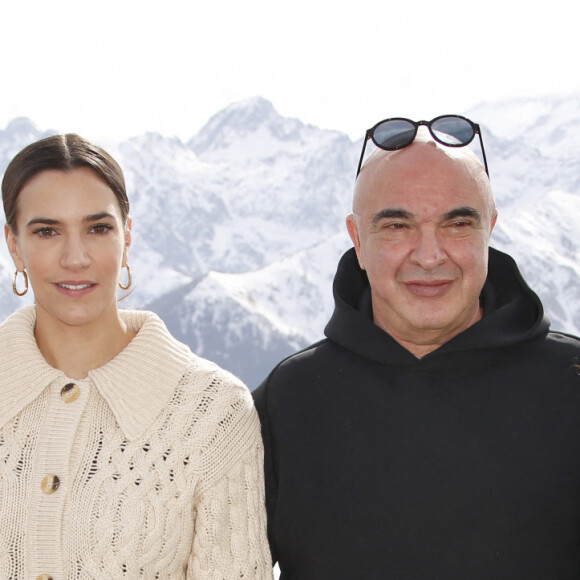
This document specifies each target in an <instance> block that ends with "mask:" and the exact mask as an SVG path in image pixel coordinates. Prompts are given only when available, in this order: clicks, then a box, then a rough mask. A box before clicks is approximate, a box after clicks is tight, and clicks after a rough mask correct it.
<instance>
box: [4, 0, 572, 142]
mask: <svg viewBox="0 0 580 580" xmlns="http://www.w3.org/2000/svg"><path fill="white" fill-rule="evenodd" d="M576 6H578V3H577V2H576V1H573V0H566V1H564V0H551V1H550V2H546V1H544V2H536V1H534V0H531V1H530V0H528V1H527V2H524V1H523V0H522V1H515V2H514V1H510V0H486V1H481V0H480V1H479V2H477V3H475V2H469V1H468V0H448V1H446V0H441V1H437V0H420V1H413V0H399V1H397V2H394V1H392V0H390V1H389V0H380V1H378V0H362V1H358V2H354V1H349V2H344V1H341V0H293V1H292V2H284V3H283V2H277V1H275V0H210V1H209V2H207V3H202V2H199V1H197V0H154V1H152V0H114V1H113V0H97V1H93V2H90V3H89V2H83V1H82V0H74V1H73V0H51V1H50V2H47V1H46V0H34V1H32V0H18V1H16V0H7V1H5V2H2V3H1V7H0V74H1V79H2V82H1V85H0V129H3V128H4V127H5V126H6V124H7V123H8V122H9V121H10V120H11V119H13V118H15V117H20V116H24V117H28V118H30V119H31V120H32V121H33V122H34V123H35V124H36V126H37V127H38V128H39V129H43V130H44V129H49V128H50V129H56V130H58V131H62V132H65V131H74V132H77V133H81V134H83V135H85V136H87V137H89V138H92V139H97V140H98V139H102V138H106V139H107V140H108V139H122V138H126V137H129V136H133V135H138V134H142V133H144V132H146V131H157V132H160V133H162V134H163V135H166V136H173V135H177V136H178V137H180V138H182V139H183V140H187V139H189V138H190V137H191V136H193V135H194V134H195V133H196V132H197V131H198V130H199V129H200V128H201V127H202V126H203V125H204V124H205V122H206V121H207V120H208V119H209V118H210V117H211V116H212V115H213V114H214V113H216V112H218V111H219V110H221V109H222V108H223V107H225V106H227V105H228V104H230V103H232V102H234V101H238V100H242V99H246V98H248V97H251V96H254V95H259V96H262V97H265V98H267V99H268V100H270V101H271V102H272V103H273V105H274V107H275V108H276V109H277V110H278V111H279V112H280V113H281V114H283V115H285V116H290V117H298V118H300V119H301V120H303V121H305V122H308V123H312V124H314V125H317V126H319V127H323V128H329V129H338V130H340V131H344V132H346V133H348V134H349V135H350V136H351V137H352V138H353V139H356V138H359V137H361V136H362V135H363V134H364V131H365V129H366V128H368V127H370V126H372V125H373V124H374V123H375V122H376V121H379V120H381V119H383V118H385V117H389V116H409V117H411V118H415V119H419V118H425V119H430V118H432V117H434V116H436V115H439V114H442V113H461V112H465V111H466V110H467V109H469V108H470V107H472V106H474V105H476V104H478V103H480V102H482V101H488V102H489V101H491V102H493V101H497V100H501V99H504V98H509V97H534V96H539V95H546V94H569V93H577V92H580V73H579V69H580V66H579V64H580V63H579V62H578V60H579V59H578V56H579V54H580V50H579V48H578V47H579V43H580V39H579V34H578V21H579V18H578V16H579V15H578V12H580V11H579V10H578V8H577V7H576ZM474 120H475V121H479V122H485V120H483V119H474Z"/></svg>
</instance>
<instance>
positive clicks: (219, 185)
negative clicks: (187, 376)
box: [0, 96, 580, 388]
mask: <svg viewBox="0 0 580 580" xmlns="http://www.w3.org/2000/svg"><path fill="white" fill-rule="evenodd" d="M466 115H467V116H469V117H470V118H472V119H473V120H474V121H476V122H478V123H479V124H480V125H481V127H482V132H483V139H484V143H485V147H486V153H487V157H488V162H489V166H490V174H491V180H492V186H493V188H494V191H495V193H496V197H497V203H498V207H499V210H500V217H499V220H498V225H497V226H496V231H495V232H494V236H493V245H495V246H496V247H498V248H499V249H503V250H505V251H508V252H509V253H511V254H512V255H514V256H515V257H516V259H517V260H518V261H519V263H520V266H521V268H522V270H523V272H524V275H525V276H526V278H527V279H528V280H529V281H530V284H531V285H532V287H534V288H535V289H536V291H538V293H539V294H540V295H541V296H542V298H543V300H544V302H545V305H546V308H547V311H548V312H549V314H550V316H551V317H552V320H553V326H554V327H556V328H559V329H563V330H567V331H570V332H574V333H580V290H579V289H580V259H579V258H580V236H579V234H578V233H577V232H579V231H580V182H579V180H580V155H578V153H580V134H579V133H578V132H576V131H575V130H574V128H575V127H577V126H578V125H579V124H580V97H577V96H573V97H568V98H559V99H556V98H553V99H545V100H523V99H521V100H514V101H506V102H503V103H494V104H489V105H488V104H482V105H480V106H478V107H476V108H474V109H473V110H472V111H468V112H466ZM363 130H364V128H361V134H362V133H363ZM50 132H54V131H48V132H41V131H38V130H37V129H36V128H35V127H34V125H33V124H32V123H31V122H30V121H28V120H26V119H16V120H14V121H12V122H11V123H10V124H9V125H8V127H7V128H6V129H5V130H4V131H0V170H3V169H4V167H5V166H6V164H7V163H8V161H9V159H10V158H11V157H12V156H13V155H14V154H15V153H16V152H17V151H18V150H19V149H21V148H22V147H23V146H25V145H26V144H27V143H29V142H31V141H33V140H35V139H38V138H41V137H43V136H45V134H48V133H50ZM103 145H104V146H105V147H106V148H107V149H108V150H109V151H110V152H111V153H112V154H113V155H114V156H115V157H116V158H117V159H118V160H119V161H120V163H121V165H122V166H123V168H124V170H125V174H126V178H127V184H128V190H129V197H130V199H131V203H132V210H131V214H132V217H133V247H132V250H131V256H130V263H131V267H132V271H133V277H134V281H135V283H136V286H135V291H134V292H133V293H132V294H130V295H129V296H128V297H127V298H126V299H125V300H124V302H123V306H124V307H136V308H149V309H151V310H154V311H156V312H158V313H159V314H160V315H161V316H162V317H163V318H164V320H165V321H166V323H167V325H168V327H169V328H170V330H171V331H172V332H173V333H174V334H175V335H176V336H177V337H178V338H180V339H181V340H183V341H184V342H186V343H188V344H189V345H190V346H191V347H192V349H193V350H195V351H196V352H198V353H199V354H202V355H204V356H207V357H208V358H211V359H213V360H216V361H217V362H218V363H220V364H222V365H223V366H225V367H226V368H228V369H230V370H232V371H233V372H235V373H237V374H238V375H240V376H241V377H242V378H243V379H244V380H245V381H246V382H247V383H248V385H249V386H250V387H252V388H253V387H255V386H257V385H258V384H259V382H260V381H261V380H262V379H263V378H264V377H265V376H266V374H267V373H268V372H269V370H270V369H271V368H272V366H273V365H274V364H275V363H276V362H277V361H278V360H280V359H281V358H282V357H283V356H285V355H286V354H288V353H290V352H293V351H294V350H296V349H298V348H301V347H302V346H305V345H306V344H308V343H310V342H312V341H314V340H317V339H319V338H321V337H322V330H323V328H324V325H325V323H326V321H327V319H328V317H329V316H330V313H331V311H332V288H331V285H332V278H333V275H334V271H335V268H336V264H337V262H338V259H339V257H340V255H341V254H342V253H343V252H344V251H345V250H346V249H347V248H348V247H350V242H349V240H348V236H347V234H346V228H345V226H344V218H345V216H346V214H347V213H348V212H349V209H350V196H351V192H352V185H353V180H354V172H355V169H356V162H357V161H358V155H359V152H360V146H361V143H360V141H359V142H356V143H353V142H352V141H351V140H350V139H349V138H348V137H347V136H346V135H344V134H341V133H340V132H337V131H323V130H320V129H318V128H316V127H313V126H310V125H305V124H304V123H302V122H300V121H299V120H297V119H288V118H284V117H281V116H280V115H279V114H278V113H277V112H276V111H275V109H274V108H273V106H272V105H271V104H270V103H269V102H268V101H266V100H264V99H261V98H253V99H250V100H248V101H244V102H241V103H235V104H233V105H231V106H229V107H227V108H226V109H224V110H223V111H220V112H218V113H217V114H216V115H215V116H214V117H212V118H211V119H210V120H209V122H208V123H207V124H206V126H205V127H204V128H203V129H202V130H201V131H200V132H199V134H198V135H195V136H194V137H193V138H192V139H191V140H190V141H189V142H187V143H183V142H181V141H180V140H178V139H176V138H166V137H163V136H161V135H158V134H153V133H148V134H145V135H142V136H139V137H135V138H133V139H130V140H128V141H124V142H121V143H114V144H109V143H107V144H103ZM475 149H476V151H477V148H475ZM12 272H13V267H12V264H11V262H10V260H9V257H8V255H7V252H6V250H5V249H3V250H2V252H1V253H0V298H1V299H2V300H1V301H0V304H1V305H2V306H1V307H0V316H2V317H3V316H5V315H7V314H9V313H10V312H12V311H13V310H14V309H15V308H16V307H17V306H18V305H19V304H22V300H21V299H17V297H16V296H14V295H13V294H12V288H11V281H10V279H11V276H12ZM27 300H30V297H27Z"/></svg>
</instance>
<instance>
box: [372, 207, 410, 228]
mask: <svg viewBox="0 0 580 580" xmlns="http://www.w3.org/2000/svg"><path fill="white" fill-rule="evenodd" d="M393 218H395V219H401V220H410V219H413V214H412V213H411V212H408V211H407V210H406V209H400V208H385V209H382V210H381V211H379V212H377V213H376V214H375V215H374V216H373V220H372V222H373V225H377V224H378V223H379V222H380V221H381V220H384V219H393Z"/></svg>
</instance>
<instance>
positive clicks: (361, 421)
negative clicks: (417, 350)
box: [254, 250, 580, 580]
mask: <svg viewBox="0 0 580 580" xmlns="http://www.w3.org/2000/svg"><path fill="white" fill-rule="evenodd" d="M334 296H335V311H334V314H333V316H332V318H331V320H330V322H329V323H328V325H327V327H326V329H325V334H326V336H327V338H326V339H325V340H322V341H321V342H319V343H316V344H314V345H312V346H310V347H309V348H307V349H305V350H304V351H302V352H300V353H297V354H295V355H293V356H291V357H289V358H287V359H286V360H284V361H283V362H282V363H280V365H278V366H277V367H276V368H275V369H274V370H273V371H272V373H271V374H270V376H269V377H268V379H267V380H266V381H265V382H264V383H263V384H262V385H261V386H260V387H259V388H258V389H257V390H256V391H255V392H254V395H255V400H256V406H257V408H258V412H259V413H260V418H261V421H262V430H263V436H264V445H265V450H266V459H265V467H266V493H267V507H268V518H269V523H268V525H269V533H270V542H271V547H272V552H273V556H274V558H275V559H276V560H278V561H279V563H280V568H281V572H282V574H281V580H321V579H327V578H328V579H332V580H341V579H345V580H346V579H348V580H364V579H377V580H379V579H381V580H382V579H385V580H398V579H405V580H435V579H440V580H455V579H456V580H496V579H506V580H508V579H509V580H519V579H521V580H535V579H538V580H540V579H542V580H564V579H572V578H574V579H580V366H577V365H580V340H579V339H578V338H576V337H573V336H570V335H565V334H563V333H556V332H550V331H549V321H548V319H547V318H546V317H545V316H544V313H543V308H542V305H541V302H540V300H539V298H538V297H537V296H536V294H534V292H532V291H531V290H530V288H529V287H528V286H527V284H526V283H525V281H524V280H523V279H522V277H521V275H520V273H519V271H518V269H517V267H516V265H515V263H514V261H513V260H512V259H511V258H510V257H509V256H507V255H506V254H502V253H501V252H498V251H496V250H490V261H489V274H488V279H487V281H486V284H485V286H484V288H483V291H482V294H481V301H482V304H483V307H484V317H483V318H482V319H481V320H480V321H479V322H477V323H476V324H474V325H473V326H471V327H470V328H468V329H467V330H465V331H464V332H462V333H460V334H459V335H457V336H456V337H454V338H453V339H452V340H450V341H449V342H447V343H445V344H444V345H442V346H441V347H439V348H438V349H437V350H435V351H434V352H431V353H430V354H428V355H426V356H424V357H423V358H421V359H418V358H416V357H415V356H414V355H413V354H412V353H410V352H409V351H408V350H406V349H405V348H404V347H402V346H401V345H400V344H399V343H397V342H396V341H395V340H393V339H392V338H391V337H390V336H389V335H388V334H387V333H386V332H384V331H383V330H381V329H380V328H379V327H378V326H376V325H375V324H374V323H373V320H372V307H371V300H370V291H369V286H368V280H367V278H366V275H365V273H364V272H363V271H362V270H361V269H360V268H359V266H358V263H357V260H356V256H355V253H354V250H350V251H349V252H347V253H346V254H345V255H344V256H343V258H342V260H341V261H340V264H339V267H338V271H337V274H336V277H335V282H334Z"/></svg>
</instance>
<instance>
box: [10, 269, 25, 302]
mask: <svg viewBox="0 0 580 580" xmlns="http://www.w3.org/2000/svg"><path fill="white" fill-rule="evenodd" d="M22 275H23V276H24V290H23V291H22V292H18V288H16V278H17V277H18V270H16V271H15V272H14V276H12V292H14V294H16V296H24V295H25V294H26V293H27V292H28V274H27V273H26V270H22Z"/></svg>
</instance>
